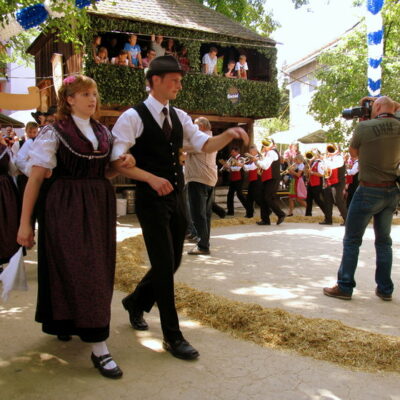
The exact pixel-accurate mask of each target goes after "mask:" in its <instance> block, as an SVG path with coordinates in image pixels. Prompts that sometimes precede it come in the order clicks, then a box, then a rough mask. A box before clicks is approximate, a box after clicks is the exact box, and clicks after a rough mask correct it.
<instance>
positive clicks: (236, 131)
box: [227, 126, 249, 145]
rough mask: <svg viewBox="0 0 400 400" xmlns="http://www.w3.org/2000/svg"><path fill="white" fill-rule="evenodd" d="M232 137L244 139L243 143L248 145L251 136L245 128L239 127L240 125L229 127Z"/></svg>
mask: <svg viewBox="0 0 400 400" xmlns="http://www.w3.org/2000/svg"><path fill="white" fill-rule="evenodd" d="M227 132H228V133H229V135H230V136H231V137H232V139H242V140H243V143H244V144H245V145H247V144H248V143H249V136H248V135H247V133H246V131H245V130H244V129H243V128H239V127H238V126H236V127H233V128H229V129H228V130H227Z"/></svg>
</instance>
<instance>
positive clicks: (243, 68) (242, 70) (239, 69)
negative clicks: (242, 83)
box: [235, 54, 249, 79]
mask: <svg viewBox="0 0 400 400" xmlns="http://www.w3.org/2000/svg"><path fill="white" fill-rule="evenodd" d="M246 60H247V59H246V56H245V55H244V54H242V55H241V56H240V57H239V61H238V62H237V63H236V66H235V71H236V73H237V77H238V78H241V79H247V71H248V70H249V67H248V65H247V61H246Z"/></svg>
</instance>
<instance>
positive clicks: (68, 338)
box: [57, 335, 72, 342]
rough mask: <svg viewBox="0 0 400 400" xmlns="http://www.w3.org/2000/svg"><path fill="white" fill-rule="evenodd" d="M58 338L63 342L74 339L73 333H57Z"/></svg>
mask: <svg viewBox="0 0 400 400" xmlns="http://www.w3.org/2000/svg"><path fill="white" fill-rule="evenodd" d="M57 339H58V340H60V341H61V342H69V341H70V340H71V339H72V336H71V335H57Z"/></svg>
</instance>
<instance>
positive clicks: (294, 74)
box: [288, 61, 322, 134]
mask: <svg viewBox="0 0 400 400" xmlns="http://www.w3.org/2000/svg"><path fill="white" fill-rule="evenodd" d="M316 68H317V63H316V61H311V62H310V63H308V64H306V65H304V66H302V67H300V68H298V69H295V70H293V71H291V72H290V77H291V80H290V82H289V85H288V88H289V91H290V129H296V130H299V131H300V132H301V131H304V134H307V133H310V132H313V131H315V130H318V129H321V128H322V127H321V125H320V124H319V123H318V122H317V121H315V120H314V118H313V116H312V115H310V114H309V113H308V108H309V104H310V102H311V99H312V96H313V93H314V91H315V87H316V86H318V81H317V80H316V79H315V78H314V76H313V72H314V71H315V69H316Z"/></svg>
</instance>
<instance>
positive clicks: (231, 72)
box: [225, 60, 237, 78]
mask: <svg viewBox="0 0 400 400" xmlns="http://www.w3.org/2000/svg"><path fill="white" fill-rule="evenodd" d="M225 76H226V77H227V78H236V77H237V76H236V74H235V61H233V60H230V61H229V62H228V66H227V68H226V72H225Z"/></svg>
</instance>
